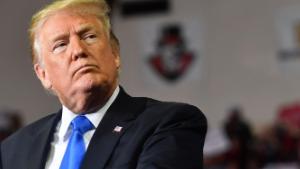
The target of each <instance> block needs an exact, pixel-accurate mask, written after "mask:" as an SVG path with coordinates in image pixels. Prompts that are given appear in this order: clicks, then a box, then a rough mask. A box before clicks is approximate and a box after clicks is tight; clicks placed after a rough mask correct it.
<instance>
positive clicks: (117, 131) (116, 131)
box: [113, 126, 123, 133]
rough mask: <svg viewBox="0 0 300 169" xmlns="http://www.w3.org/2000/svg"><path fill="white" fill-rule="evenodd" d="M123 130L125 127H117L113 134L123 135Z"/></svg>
mask: <svg viewBox="0 0 300 169" xmlns="http://www.w3.org/2000/svg"><path fill="white" fill-rule="evenodd" d="M122 129H123V127H121V126H116V127H115V128H114V130H113V132H114V133H121V131H122Z"/></svg>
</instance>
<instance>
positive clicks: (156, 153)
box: [0, 0, 207, 169]
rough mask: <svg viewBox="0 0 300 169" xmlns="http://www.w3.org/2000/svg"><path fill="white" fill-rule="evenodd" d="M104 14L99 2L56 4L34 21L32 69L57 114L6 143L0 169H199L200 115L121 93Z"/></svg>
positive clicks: (116, 59) (202, 122)
mask: <svg viewBox="0 0 300 169" xmlns="http://www.w3.org/2000/svg"><path fill="white" fill-rule="evenodd" d="M108 12H109V10H108V7H107V4H106V3H105V1H104V0H61V1H56V2H54V3H52V4H50V5H49V6H47V7H45V8H44V9H42V10H41V11H39V12H38V13H37V14H35V15H34V16H33V18H32V24H31V27H30V31H29V33H30V39H31V45H32V56H33V58H32V60H33V65H34V70H35V72H36V75H37V76H38V78H39V79H40V81H41V83H42V84H43V86H44V87H45V88H46V89H47V90H49V91H51V92H52V93H54V94H55V95H56V96H57V97H58V99H59V101H60V102H61V104H62V110H60V111H59V112H57V113H55V114H52V115H49V116H47V117H45V118H43V119H41V120H39V121H37V122H35V123H33V124H31V125H29V126H27V127H25V128H23V129H21V130H19V131H18V132H16V133H15V134H14V135H13V136H11V137H9V138H8V139H6V140H5V141H3V142H2V143H1V165H0V166H1V167H0V168H1V169H44V168H45V169H67V168H68V169H79V168H80V169H108V168H110V169H200V168H202V149H203V143H204V138H205V133H206V128H207V123H206V119H205V117H204V115H203V114H202V113H201V112H200V111H199V109H197V108H196V107H194V106H191V105H187V104H181V103H171V102H168V103H167V102H160V101H156V100H153V99H150V98H137V97H131V96H129V95H127V94H126V93H125V91H124V90H123V89H122V88H121V87H119V85H118V70H119V68H120V56H119V44H118V40H117V39H116V37H115V36H114V34H113V33H112V31H111V28H110V24H109V19H108ZM77 119H80V120H79V122H78V120H77ZM81 125H83V126H84V127H83V128H84V129H83V128H80V127H79V129H78V128H77V127H78V126H81ZM83 130H84V131H83ZM70 166H71V167H70Z"/></svg>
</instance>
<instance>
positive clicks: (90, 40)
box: [83, 33, 97, 43]
mask: <svg viewBox="0 0 300 169" xmlns="http://www.w3.org/2000/svg"><path fill="white" fill-rule="evenodd" d="M96 39H97V35H96V34H94V33H88V34H85V35H84V36H83V40H85V41H86V42H87V43H93V42H95V41H96Z"/></svg>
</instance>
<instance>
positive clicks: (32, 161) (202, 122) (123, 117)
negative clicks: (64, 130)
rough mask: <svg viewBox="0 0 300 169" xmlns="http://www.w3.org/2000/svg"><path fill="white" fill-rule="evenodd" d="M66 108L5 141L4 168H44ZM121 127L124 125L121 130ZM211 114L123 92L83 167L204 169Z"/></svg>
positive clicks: (95, 168)
mask: <svg viewBox="0 0 300 169" xmlns="http://www.w3.org/2000/svg"><path fill="white" fill-rule="evenodd" d="M60 118H61V111H60V112H58V113H56V114H52V115H49V116H47V117H45V118H43V119H41V120H39V121H37V122H35V123H33V124H31V125H29V126H27V127H25V128H23V129H21V130H19V131H18V132H16V133H15V134H14V135H12V136H11V137H9V138H8V139H6V140H5V141H3V142H2V143H1V154H0V155H1V157H0V158H1V165H0V169H43V168H44V166H45V163H46V160H47V156H48V152H49V149H50V143H51V141H52V137H53V133H54V132H55V128H56V125H57V123H58V122H59V120H60ZM116 126H121V127H123V128H122V130H121V131H120V132H116V131H114V128H115V127H116ZM206 129H207V122H206V118H205V116H204V115H203V114H202V113H201V111H200V110H199V109H198V108H196V107H194V106H191V105H187V104H181V103H171V102H160V101H156V100H153V99H149V98H137V97H130V96H129V95H127V94H126V93H125V92H124V91H123V90H121V91H120V93H119V95H118V97H117V99H116V100H115V101H114V103H113V104H112V105H111V107H110V108H109V109H108V111H107V113H106V114H105V116H104V117H103V119H102V121H101V123H100V124H99V126H98V127H97V129H96V131H95V134H94V136H93V138H92V140H91V142H90V145H89V147H88V149H87V152H86V155H85V158H84V159H83V162H82V166H81V169H201V168H202V155H203V153H202V151H203V144H204V139H205V134H206Z"/></svg>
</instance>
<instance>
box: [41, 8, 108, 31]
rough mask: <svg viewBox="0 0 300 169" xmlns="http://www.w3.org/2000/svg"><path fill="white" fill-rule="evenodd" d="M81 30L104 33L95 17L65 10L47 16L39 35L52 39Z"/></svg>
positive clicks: (101, 25)
mask: <svg viewBox="0 0 300 169" xmlns="http://www.w3.org/2000/svg"><path fill="white" fill-rule="evenodd" d="M82 29H95V30H97V31H104V30H103V24H102V23H101V21H100V19H98V18H97V17H96V16H93V15H88V14H78V13H75V12H72V11H68V10H67V11H59V12H56V13H55V14H52V15H51V16H49V17H48V18H47V19H46V20H45V22H44V23H43V25H42V26H41V27H40V31H39V34H40V35H42V36H50V37H53V36H56V35H58V34H62V33H64V34H65V33H71V32H78V31H80V30H82Z"/></svg>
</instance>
